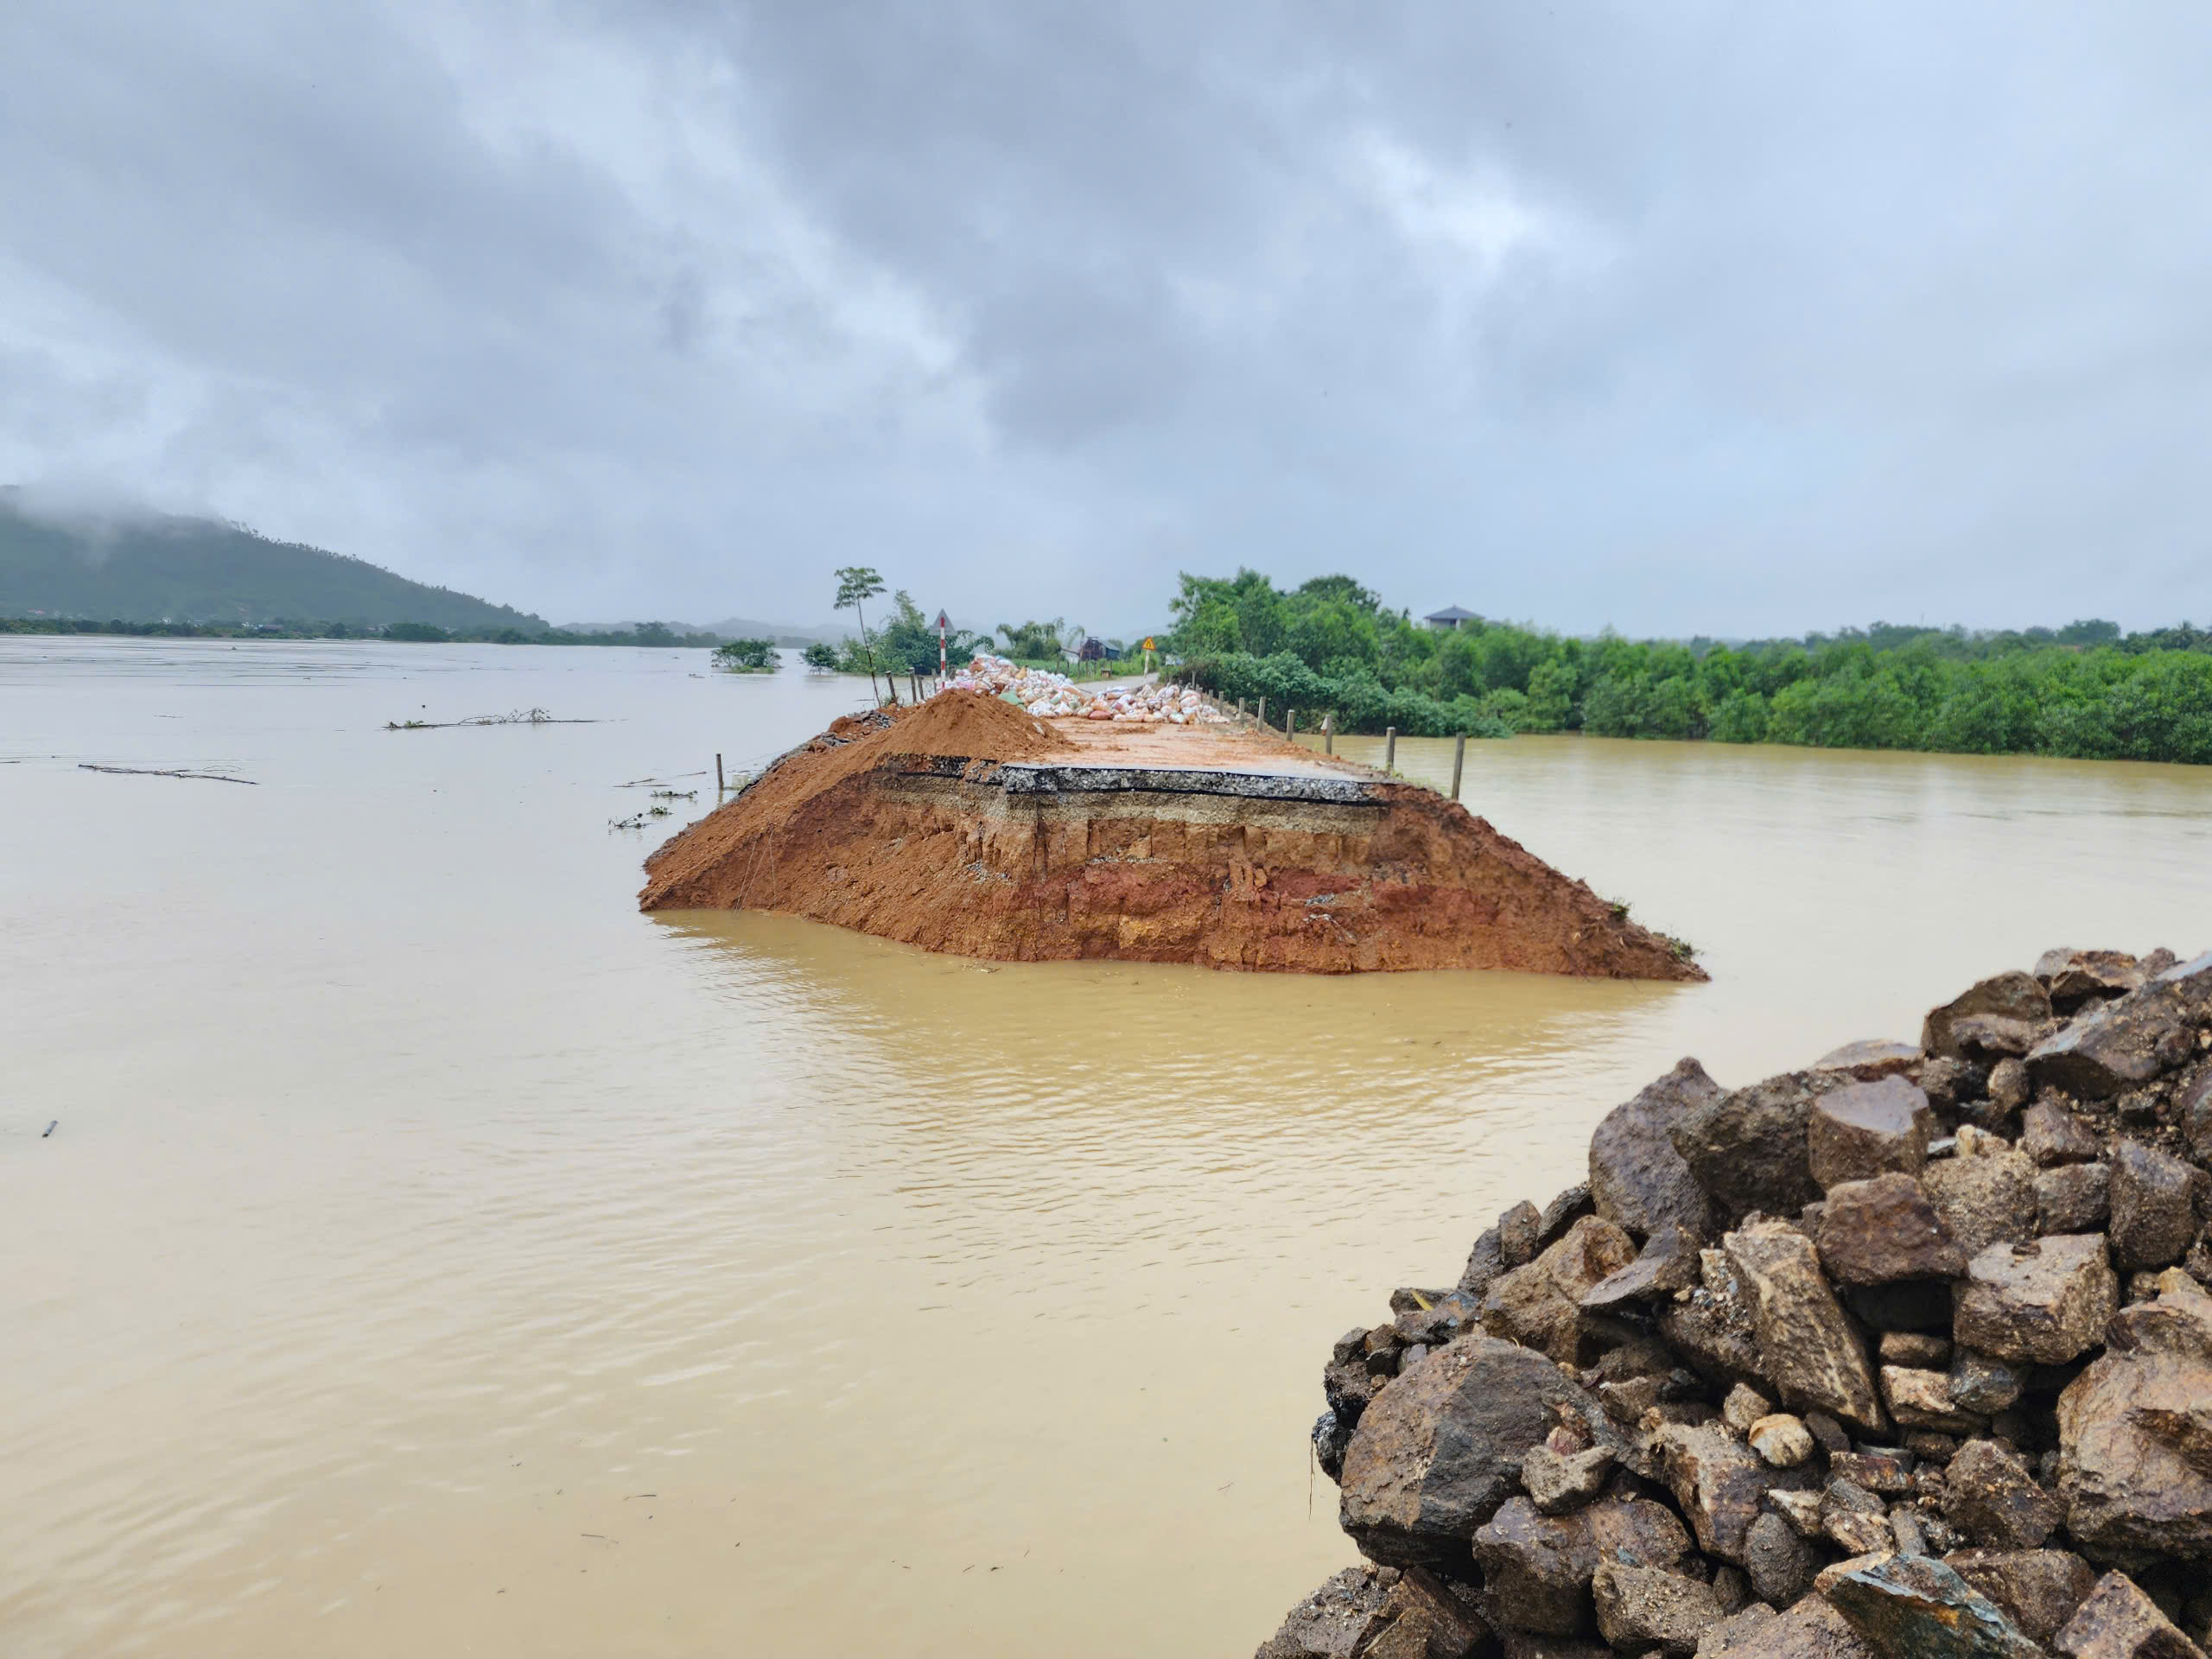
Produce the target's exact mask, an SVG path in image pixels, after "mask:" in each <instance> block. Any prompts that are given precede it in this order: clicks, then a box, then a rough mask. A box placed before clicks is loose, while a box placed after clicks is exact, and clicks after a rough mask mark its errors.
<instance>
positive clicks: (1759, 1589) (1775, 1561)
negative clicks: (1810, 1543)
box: [1744, 1514, 1813, 1607]
mask: <svg viewBox="0 0 2212 1659" xmlns="http://www.w3.org/2000/svg"><path fill="white" fill-rule="evenodd" d="M1744 1571H1745V1574H1746V1575H1747V1576H1748V1577H1749V1578H1750V1579H1751V1593H1752V1594H1753V1595H1755V1596H1757V1597H1758V1599H1760V1600H1761V1601H1764V1602H1765V1603H1767V1604H1768V1605H1770V1606H1775V1607H1787V1606H1788V1605H1789V1604H1790V1603H1791V1602H1793V1601H1795V1600H1796V1599H1797V1598H1798V1597H1800V1596H1802V1595H1803V1594H1804V1593H1805V1590H1806V1587H1807V1586H1809V1585H1810V1584H1811V1583H1812V1582H1813V1552H1812V1551H1811V1550H1809V1549H1808V1548H1806V1547H1805V1541H1804V1540H1803V1539H1802V1538H1801V1537H1799V1536H1798V1535H1797V1529H1796V1528H1795V1527H1793V1526H1791V1525H1790V1524H1789V1522H1787V1521H1785V1520H1784V1519H1783V1517H1782V1516H1779V1515H1773V1514H1768V1515H1762V1516H1759V1518H1758V1520H1756V1521H1754V1522H1751V1530H1750V1531H1749V1532H1748V1533H1746V1534H1745V1535H1744Z"/></svg>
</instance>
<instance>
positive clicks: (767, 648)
mask: <svg viewBox="0 0 2212 1659" xmlns="http://www.w3.org/2000/svg"><path fill="white" fill-rule="evenodd" d="M715 667H716V668H721V669H727V670H728V671H730V672H731V673H733V674H760V673H772V672H773V671H775V667H776V642H775V641H774V640H772V639H733V640H731V641H730V642H729V643H728V645H717V646H715Z"/></svg>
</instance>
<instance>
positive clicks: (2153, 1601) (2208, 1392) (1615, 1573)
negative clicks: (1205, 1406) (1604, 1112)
mask: <svg viewBox="0 0 2212 1659" xmlns="http://www.w3.org/2000/svg"><path fill="white" fill-rule="evenodd" d="M2208 1167H2212V955H2207V956H2204V957H2199V958H2198V959H2197V960H2196V961H2194V962H2191V963H2186V964H2183V965H2178V966H2177V965H2175V963H2174V958H2173V957H2172V956H2171V953H2168V952H2164V951H2159V952H2154V953H2153V954H2152V956H2150V957H2144V958H2142V959H2137V958H2135V957H2129V956H2126V955H2122V954H2120V953H2118V952H2112V951H2081V950H2055V951H2052V952H2050V953H2049V954H2048V955H2046V956H2045V957H2044V958H2043V959H2042V960H2041V961H2039V962H2038V963H2037V964H2036V966H2035V969H2034V970H2033V971H2032V972H2031V973H2019V972H2014V973H2006V974H2000V975H1999V976H1997V977H1996V978H1994V979H1990V980H1986V981H1984V982H1981V983H1980V984H1978V985H1975V986H1974V987H1973V988H1971V989H1969V990H1967V992H1966V993H1965V994H1964V995H1961V996H1960V997H1958V998H1956V999H1955V1000H1954V1001H1950V1002H1948V1003H1946V1004H1945V1005H1944V1006H1943V1007H1940V1008H1936V1009H1935V1010H1934V1011H1933V1012H1931V1013H1930V1014H1929V1015H1928V1018H1927V1020H1926V1022H1925V1025H1924V1026H1923V1031H1922V1033H1921V1040H1920V1042H1919V1044H1918V1045H1917V1046H1913V1045H1908V1044H1903V1043H1885V1042H1874V1043H1859V1044H1854V1045H1853V1046H1849V1047H1847V1048H1843V1049H1839V1050H1838V1051H1836V1052H1834V1053H1833V1054H1830V1055H1829V1056H1827V1058H1824V1059H1822V1060H1821V1061H1820V1062H1818V1063H1817V1064H1816V1065H1813V1066H1812V1067H1810V1068H1808V1070H1806V1071H1796V1072H1790V1073H1788V1074H1785V1075H1783V1076H1781V1077H1769V1078H1767V1079H1765V1080H1764V1081H1763V1082H1759V1083H1755V1084H1751V1085H1750V1086H1749V1087H1747V1088H1742V1089H1735V1090H1729V1089H1724V1088H1722V1087H1721V1086H1720V1085H1719V1084H1716V1083H1715V1082H1713V1079H1712V1078H1711V1077H1707V1075H1706V1073H1705V1071H1704V1069H1703V1068H1702V1067H1701V1066H1700V1065H1698V1063H1697V1062H1696V1061H1695V1060H1684V1061H1682V1062H1681V1064H1680V1065H1677V1066H1675V1069H1674V1070H1673V1071H1669V1073H1667V1075H1666V1076H1664V1077H1660V1078H1658V1079H1657V1080H1656V1081H1655V1082H1654V1083H1652V1084H1650V1085H1649V1087H1647V1088H1646V1089H1644V1090H1643V1092H1642V1093H1640V1094H1638V1095H1637V1096H1636V1097H1635V1098H1634V1099H1632V1100H1630V1101H1628V1102H1627V1103H1624V1104H1623V1105H1621V1106H1618V1107H1617V1108H1615V1109H1613V1111H1612V1112H1611V1113H1610V1114H1609V1115H1608V1116H1606V1117H1605V1119H1604V1121H1603V1122H1600V1123H1599V1126H1598V1128H1597V1130H1596V1132H1595V1133H1594V1134H1593V1135H1592V1137H1591V1143H1590V1160H1589V1179H1588V1181H1587V1183H1586V1184H1585V1185H1577V1186H1574V1187H1572V1188H1570V1189H1569V1190H1568V1191H1567V1192H1562V1193H1560V1195H1559V1196H1558V1197H1556V1198H1554V1199H1553V1200H1552V1201H1551V1203H1549V1204H1548V1205H1545V1206H1543V1207H1542V1208H1541V1209H1539V1208H1538V1207H1537V1206H1536V1205H1533V1204H1529V1203H1522V1204H1518V1205H1515V1206H1514V1207H1513V1208H1512V1209H1510V1210H1509V1211H1506V1212H1505V1213H1504V1214H1503V1215H1502V1216H1500V1217H1498V1219H1497V1224H1496V1225H1495V1226H1493V1227H1491V1229H1490V1230H1488V1231H1486V1232H1485V1233H1484V1234H1483V1236H1481V1237H1480V1238H1479V1239H1478V1240H1477V1241H1476V1243H1475V1246H1474V1249H1473V1251H1472V1253H1471V1255H1470V1256H1469V1258H1468V1262H1467V1266H1466V1269H1465V1273H1464V1274H1462V1275H1461V1277H1460V1280H1459V1283H1458V1284H1457V1285H1456V1286H1454V1287H1449V1288H1443V1289H1435V1290H1426V1289H1412V1288H1408V1289H1402V1290H1400V1291H1397V1292H1395V1294H1393V1295H1392V1297H1391V1301H1390V1306H1391V1310H1392V1318H1391V1319H1390V1320H1389V1323H1387V1324H1384V1325H1377V1326H1376V1327H1375V1328H1374V1329H1372V1330H1361V1331H1353V1332H1347V1333H1346V1334H1345V1335H1344V1337H1343V1338H1340V1339H1339V1340H1338V1343H1337V1344H1336V1346H1335V1349H1334V1351H1332V1354H1331V1356H1330V1357H1329V1360H1328V1362H1327V1364H1326V1365H1325V1369H1324V1372H1323V1389H1324V1392H1325V1395H1326V1397H1327V1402H1328V1410H1327V1411H1326V1412H1325V1413H1324V1414H1322V1417H1321V1419H1320V1421H1319V1422H1318V1423H1317V1424H1316V1425H1315V1426H1314V1431H1313V1442H1314V1449H1315V1451H1316V1452H1317V1454H1318V1456H1319V1461H1320V1463H1321V1466H1322V1467H1323V1468H1324V1469H1325V1470H1326V1471H1327V1472H1328V1473H1329V1475H1330V1476H1331V1478H1333V1479H1335V1480H1336V1481H1337V1483H1338V1487H1339V1489H1340V1490H1339V1497H1340V1502H1339V1509H1338V1519H1339V1521H1340V1522H1341V1524H1342V1525H1343V1527H1344V1530H1345V1532H1346V1533H1347V1534H1349V1535H1351V1538H1352V1540H1353V1541H1354V1542H1355V1543H1356V1544H1357V1546H1358V1547H1359V1549H1360V1551H1361V1553H1362V1554H1363V1555H1364V1556H1365V1557H1366V1558H1367V1560H1368V1562H1369V1563H1370V1564H1369V1565H1367V1566H1364V1567H1357V1568H1353V1569H1351V1570H1348V1571H1346V1572H1344V1573H1338V1575H1337V1576H1336V1577H1335V1578H1333V1579H1332V1580H1329V1582H1328V1583H1327V1584H1325V1585H1324V1586H1322V1587H1321V1589H1320V1590H1319V1591H1317V1592H1315V1593H1314V1595H1313V1596H1312V1597H1309V1598H1308V1599H1306V1601H1305V1602H1303V1603H1301V1604H1300V1605H1299V1606H1298V1607H1297V1608H1295V1609H1294V1610H1293V1611H1292V1613H1291V1615H1290V1618H1288V1619H1287V1621H1286V1623H1285V1624H1283V1626H1282V1628H1281V1630H1280V1631H1278V1632H1277V1634H1276V1635H1275V1636H1274V1637H1273V1638H1271V1639H1270V1640H1269V1641H1268V1643H1265V1644H1264V1645H1262V1648H1261V1649H1260V1650H1259V1651H1260V1659H1322V1656H1327V1659H1407V1656H1426V1659H1465V1656H1469V1655H1476V1654H1483V1655H1491V1654H1496V1655H1499V1656H1501V1659H1605V1656H1606V1655H1607V1654H1608V1652H1610V1653H1612V1654H1620V1655H1637V1656H1655V1655H1656V1656H1667V1659H1690V1656H1695V1659H2035V1656H2037V1655H2043V1654H2058V1655H2063V1656H2066V1659H2202V1644H2203V1643H2205V1641H2206V1639H2207V1636H2208V1633H2212V1573H2207V1572H2206V1571H2205V1570H2204V1568H2203V1567H2202V1562H2203V1561H2205V1560H2207V1559H2208V1558H2212V1294H2207V1292H2206V1289H2205V1287H2206V1285H2208V1284H2212V1236H2208V1231H2207V1228H2206V1220H2207V1217H2208V1216H2212V1175H2209V1174H2208V1173H2207V1170H2208Z"/></svg>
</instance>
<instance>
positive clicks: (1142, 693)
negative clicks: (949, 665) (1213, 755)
mask: <svg viewBox="0 0 2212 1659" xmlns="http://www.w3.org/2000/svg"><path fill="white" fill-rule="evenodd" d="M944 684H945V689H946V690H952V691H982V692H985V693H987V694H988V695H989V696H1001V697H1011V698H1013V699H1014V701H1015V702H1019V703H1020V704H1021V706H1022V708H1023V709H1025V710H1027V712H1028V713H1030V714H1033V715H1039V716H1040V717H1043V716H1051V715H1058V716H1082V717H1084V718H1087V719H1090V720H1125V721H1147V722H1165V723H1166V724H1169V725H1175V726H1195V725H1202V724H1203V725H1226V724H1227V723H1228V716H1227V715H1224V714H1222V713H1221V712H1220V711H1219V710H1218V709H1214V708H1212V707H1211V705H1209V704H1208V703H1207V702H1206V701H1205V699H1204V698H1203V697H1201V696H1199V695H1198V692H1197V691H1196V690H1193V689H1192V688H1191V687H1189V686H1179V685H1147V686H1125V687H1116V688H1113V689H1110V690H1105V691H1100V692H1090V691H1086V690H1084V689H1083V688H1082V687H1081V686H1079V685H1077V683H1075V682H1074V681H1073V680H1071V679H1070V678H1069V677H1067V676H1066V675H1065V674H1055V673H1052V672H1051V671H1049V670H1046V669H1038V668H1023V667H1022V666H1020V664H1017V663H1012V662H1008V661H1007V659H1006V658H1003V657H995V656H993V655H992V654H991V653H990V652H987V651H979V652H976V657H975V660H974V661H972V662H971V663H969V664H968V666H967V667H965V668H963V669H962V670H960V671H958V672H957V673H956V674H953V675H951V676H950V677H948V678H947V679H946V681H945V682H944Z"/></svg>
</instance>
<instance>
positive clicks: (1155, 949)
mask: <svg viewBox="0 0 2212 1659" xmlns="http://www.w3.org/2000/svg"><path fill="white" fill-rule="evenodd" d="M1066 724H1067V725H1069V726H1075V727H1078V728H1087V729H1084V730H1080V731H1077V732H1076V733H1074V734H1069V733H1067V732H1065V730H1055V729H1053V728H1052V727H1051V726H1048V725H1047V723H1046V721H1041V720H1039V719H1036V718H1033V717H1032V716H1030V715H1027V714H1025V713H1023V712H1022V711H1021V710H1020V709H1016V708H1014V707H1013V706H1012V705H1011V704H1008V703H1005V702H1000V701H998V700H996V699H993V698H988V697H984V696H978V695H976V694H975V693H972V692H965V691H947V692H943V693H940V694H939V695H938V696H936V697H934V698H932V699H931V700H930V701H929V702H926V703H925V704H923V705H921V706H920V707H919V708H917V709H909V710H903V711H893V710H883V711H880V712H879V713H877V714H874V715H861V716H856V717H850V718H848V719H846V720H843V721H839V722H837V724H836V725H835V726H833V727H832V728H831V729H830V730H829V732H827V733H825V734H823V735H822V736H821V737H819V738H817V739H815V740H814V741H812V742H810V743H809V744H807V745H805V746H804V747H801V748H799V749H797V750H794V751H792V752H791V753H789V754H787V755H785V756H784V757H783V758H782V759H780V760H778V761H777V762H776V763H774V764H773V765H772V766H770V767H768V768H767V769H766V771H765V772H762V773H761V775H760V777H759V778H757V779H754V780H753V782H752V783H751V784H749V785H747V787H746V788H745V789H744V790H743V791H741V792H740V793H739V794H738V795H737V796H736V797H735V798H734V799H733V800H731V801H730V802H729V803H728V804H726V805H724V806H722V807H721V808H720V809H719V810H716V811H715V812H714V813H712V814H710V815H709V816H708V817H705V818H703V819H702V820H700V821H699V822H698V823H695V824H693V825H692V826H691V827H690V829H686V830H685V831H683V833H682V834H681V835H679V836H676V837H675V838H674V839H672V840H671V841H670V842H668V843H667V844H666V845H665V846H664V847H663V848H661V849H659V850H658V852H656V853H655V854H654V855H652V858H651V859H650V860H648V861H647V864H646V873H647V877H648V882H647V886H646V887H645V891H644V893H642V894H641V895H640V899H639V904H640V906H641V908H643V909H645V910H648V911H652V910H663V909H753V910H767V911H778V912H786V913H789V914H793V915H798V916H805V917H809V918H813V919H815V920H817V921H823V922H829V923H833V924H835V925H838V926H841V927H847V928H852V929H855V930H856V931H861V932H866V933H874V934H877V935H880V936H881V937H883V938H891V939H896V940H899V941H900V942H902V943H904V944H913V945H918V946H920V947H922V948H924V949H925V950H938V951H947V952H951V953H955V954H958V955H963V956H970V957H991V958H996V959H1000V960H1006V961H1020V962H1037V961H1051V960H1063V959H1071V958H1101V957H1112V958H1119V959H1122V960H1130V961H1143V962H1173V963H1197V964H1200V965H1204V966H1207V967H1214V968H1236V969H1262V970H1278V971H1288V972H1302V973H1357V972H1374V971H1389V970H1404V969H1445V968H1467V969H1522V970H1525V971H1529V972H1535V973H1550V974H1577V975H1588V976H1600V977H1607V978H1639V979H1665V980H1701V979H1703V978H1704V977H1705V976H1704V974H1703V973H1702V972H1701V971H1700V969H1698V968H1697V967H1696V966H1695V964H1694V963H1692V962H1691V961H1690V960H1689V959H1688V951H1687V950H1686V949H1684V948H1683V947H1681V946H1678V945H1676V944H1674V943H1673V942H1672V941H1670V940H1668V939H1666V938H1662V936H1660V935H1658V934H1656V933H1653V932H1651V931H1649V930H1648V929H1646V928H1643V927H1641V926H1639V925H1637V924H1635V923H1633V922H1631V921H1630V920H1628V919H1627V917H1626V915H1625V913H1624V909H1623V907H1620V906H1613V905H1611V904H1609V903H1607V902H1606V901H1605V899H1600V898H1599V896H1598V895H1597V894H1596V893H1592V891H1591V890H1590V888H1589V887H1586V885H1584V884H1583V883H1581V882H1580V881H1576V880H1571V879H1569V878H1568V877H1567V876H1565V875H1562V874H1560V873H1559V872H1558V871H1557V870H1554V869H1553V868H1551V867H1550V866H1549V865H1548V864H1546V863H1544V862H1543V861H1541V860H1540V859H1538V858H1536V857H1535V856H1534V855H1532V854H1530V853H1529V852H1528V851H1526V850H1525V849H1522V847H1521V846H1520V845H1519V844H1518V843H1516V842H1513V841H1510V840H1509V839H1508V838H1506V837H1505V836H1501V835H1499V834H1498V833H1497V831H1496V830H1494V829H1491V826H1490V825H1489V824H1488V823H1484V821H1483V820H1481V819H1480V818H1478V817H1473V816H1472V815H1471V814H1470V813H1468V812H1467V811H1466V810H1465V808H1463V807H1461V806H1459V804H1456V803H1453V802H1448V801H1446V800H1445V799H1444V798H1442V797H1441V796H1440V795H1438V794H1437V793H1435V792H1434V791H1431V790H1427V789H1423V788H1421V787H1419V786H1417V785H1409V784H1404V783H1400V782H1396V781H1394V780H1392V779H1390V778H1389V777H1388V776H1387V775H1385V774H1383V773H1380V772H1372V771H1371V770H1370V769H1368V768H1364V767H1356V766H1350V765H1348V764H1346V763H1341V762H1334V761H1323V760H1321V758H1320V757H1318V756H1314V755H1313V753H1311V752H1310V751H1308V750H1304V749H1300V748H1297V747H1294V746H1293V745H1291V744H1288V743H1287V742H1284V741H1281V740H1280V739H1276V738H1272V737H1270V736H1266V735H1263V734H1257V733H1255V732H1250V731H1243V732H1233V731H1224V730H1220V729H1218V728H1217V729H1213V730H1209V729H1208V728H1203V727H1194V728H1149V729H1145V730H1141V731H1140V732H1139V733H1137V734H1132V735H1130V736H1128V737H1126V738H1124V737H1122V736H1121V735H1120V734H1116V733H1106V734H1100V733H1098V732H1097V729H1096V725H1095V724H1094V723H1092V722H1083V721H1070V722H1066Z"/></svg>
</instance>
